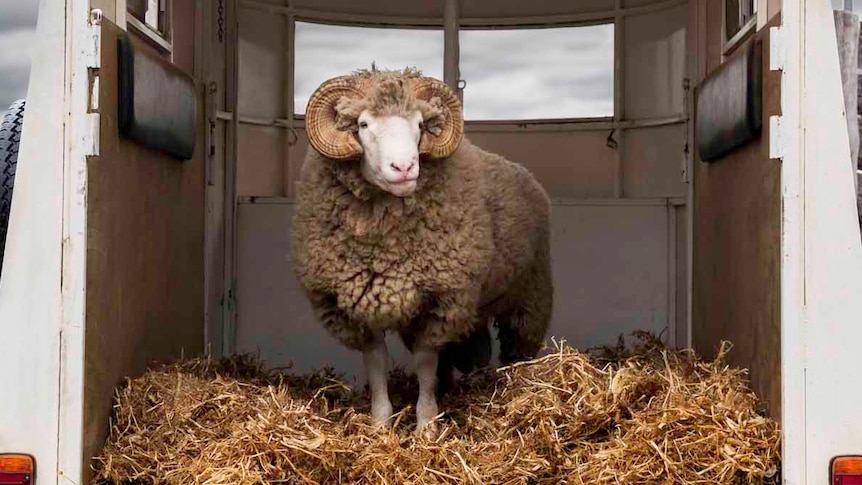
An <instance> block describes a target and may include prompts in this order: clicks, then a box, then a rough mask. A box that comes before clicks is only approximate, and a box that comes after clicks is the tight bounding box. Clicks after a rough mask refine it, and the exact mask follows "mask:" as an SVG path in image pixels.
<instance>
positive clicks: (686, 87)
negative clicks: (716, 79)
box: [681, 78, 691, 184]
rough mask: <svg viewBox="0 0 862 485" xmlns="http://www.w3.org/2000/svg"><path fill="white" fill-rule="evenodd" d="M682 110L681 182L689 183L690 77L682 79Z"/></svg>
mask: <svg viewBox="0 0 862 485" xmlns="http://www.w3.org/2000/svg"><path fill="white" fill-rule="evenodd" d="M682 106H683V108H682V112H683V115H684V116H685V125H684V126H685V131H684V133H683V137H684V139H683V143H684V145H683V157H682V173H681V175H682V182H683V183H684V184H687V183H689V173H688V159H689V157H690V156H691V146H690V145H689V143H690V141H691V79H689V78H684V79H683V80H682Z"/></svg>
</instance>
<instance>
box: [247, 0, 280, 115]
mask: <svg viewBox="0 0 862 485" xmlns="http://www.w3.org/2000/svg"><path fill="white" fill-rule="evenodd" d="M284 27H285V17H284V16H282V15H275V14H271V13H269V12H263V11H260V10H253V9H240V10H239V112H240V114H241V115H246V116H255V117H259V118H270V119H274V118H282V117H284V83H285V77H284V75H285V62H286V56H285V45H284Z"/></svg>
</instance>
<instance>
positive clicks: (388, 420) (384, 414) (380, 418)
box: [371, 404, 392, 430]
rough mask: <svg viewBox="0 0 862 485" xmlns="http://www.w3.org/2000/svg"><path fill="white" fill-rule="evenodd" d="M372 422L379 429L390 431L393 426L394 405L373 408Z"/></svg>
mask: <svg viewBox="0 0 862 485" xmlns="http://www.w3.org/2000/svg"><path fill="white" fill-rule="evenodd" d="M371 420H372V421H373V422H374V425H375V427H376V428H377V429H381V430H386V429H389V428H390V427H391V426H392V405H391V404H389V405H383V406H379V407H372V410H371Z"/></svg>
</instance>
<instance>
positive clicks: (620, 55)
mask: <svg viewBox="0 0 862 485" xmlns="http://www.w3.org/2000/svg"><path fill="white" fill-rule="evenodd" d="M614 7H615V10H616V12H615V13H616V15H615V17H614V124H615V127H614V129H615V130H616V135H617V139H616V149H615V150H614V175H615V176H614V196H615V197H623V192H624V191H625V188H624V187H625V173H624V158H623V157H624V152H625V128H626V127H625V126H623V125H622V124H621V123H620V122H621V121H622V120H623V119H624V117H625V17H623V14H622V10H623V2H622V0H615V1H614Z"/></svg>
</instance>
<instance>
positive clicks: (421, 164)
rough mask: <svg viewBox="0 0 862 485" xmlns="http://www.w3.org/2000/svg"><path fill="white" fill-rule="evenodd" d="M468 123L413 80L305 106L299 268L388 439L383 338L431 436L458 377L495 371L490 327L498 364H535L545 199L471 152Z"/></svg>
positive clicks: (439, 88) (513, 170)
mask: <svg viewBox="0 0 862 485" xmlns="http://www.w3.org/2000/svg"><path fill="white" fill-rule="evenodd" d="M462 116H463V115H462V110H461V103H460V101H459V99H458V97H457V96H456V95H455V94H454V93H453V92H452V91H451V90H450V89H449V88H448V87H447V86H446V84H444V83H443V82H441V81H439V80H437V79H433V78H430V77H423V76H422V74H421V72H419V71H418V70H415V69H409V68H408V69H406V70H404V71H380V70H376V69H372V70H371V71H367V70H361V71H356V72H354V73H352V74H349V75H346V76H340V77H336V78H333V79H330V80H328V81H326V82H324V83H323V84H322V85H321V86H320V87H319V88H318V89H317V91H315V93H314V94H313V95H312V96H311V98H310V99H309V102H308V107H307V110H306V118H305V124H306V130H307V133H308V140H309V145H310V146H309V149H308V152H307V154H306V158H305V162H304V164H303V166H302V169H301V174H300V177H299V180H298V182H297V184H296V199H295V200H296V210H295V216H294V221H293V224H294V225H293V227H294V230H293V241H294V242H293V248H294V251H293V256H292V257H293V265H294V268H295V271H296V274H297V277H298V280H299V281H300V284H301V286H302V288H303V289H304V291H305V294H306V295H307V296H308V299H309V301H310V303H311V306H312V308H313V310H314V314H315V316H316V318H317V319H319V320H320V322H322V324H323V326H324V327H325V328H326V329H327V330H328V332H329V333H330V334H331V335H333V336H334V337H335V338H336V339H337V340H339V341H340V342H341V343H342V344H343V345H344V346H346V347H347V348H350V349H354V350H358V351H361V352H362V353H363V359H364V364H365V369H366V374H367V381H368V386H369V389H370V391H371V414H372V418H373V420H374V422H375V423H378V424H379V425H381V426H383V427H386V426H388V425H389V424H390V418H391V417H392V404H391V403H390V401H389V396H388V390H387V382H386V380H387V358H388V353H387V352H388V351H387V348H386V343H385V341H384V336H385V334H386V332H397V333H398V335H400V337H401V339H402V341H403V342H404V343H405V345H406V347H407V348H408V349H409V350H410V351H411V353H412V355H413V359H414V364H415V372H416V376H417V379H418V382H419V396H418V400H417V403H416V428H415V432H416V433H417V434H422V433H424V434H425V435H426V436H434V435H435V433H436V425H435V423H434V420H435V417H436V416H437V414H438V405H437V396H436V394H437V393H438V392H440V390H441V389H442V388H443V386H445V385H446V384H447V382H448V381H449V380H450V379H451V377H452V372H453V370H452V369H453V367H454V368H458V369H459V370H461V371H462V372H469V371H470V370H472V369H474V368H476V367H481V366H485V365H487V364H488V363H489V359H490V354H491V351H490V346H491V340H490V334H489V330H488V325H489V323H490V322H493V323H494V325H496V326H497V328H498V339H499V341H500V362H501V363H502V364H508V363H512V362H515V361H517V360H522V359H528V358H532V357H534V356H535V355H536V354H537V353H538V351H539V350H540V348H541V345H542V344H543V340H544V337H545V332H546V330H547V327H548V322H549V320H550V316H551V309H552V304H553V285H552V281H551V267H550V264H551V261H550V247H549V246H550V242H549V237H550V236H549V219H550V202H549V198H548V196H547V194H546V192H545V191H544V189H543V188H542V187H541V185H540V184H539V183H538V182H537V180H536V179H535V178H534V177H533V175H532V174H531V173H530V172H529V171H528V170H526V169H525V168H524V167H522V166H521V165H518V164H516V163H513V162H510V161H508V160H506V159H505V158H503V157H502V156H499V155H496V154H493V153H490V152H487V151H484V150H482V149H480V148H479V147H477V146H475V145H473V144H471V143H470V142H469V141H468V140H467V139H466V138H465V137H464V136H463V118H462ZM420 168H421V170H420ZM438 387H439V388H438Z"/></svg>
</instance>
